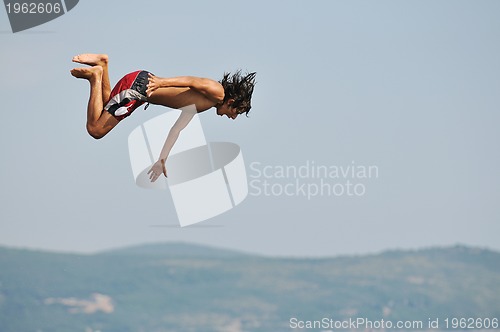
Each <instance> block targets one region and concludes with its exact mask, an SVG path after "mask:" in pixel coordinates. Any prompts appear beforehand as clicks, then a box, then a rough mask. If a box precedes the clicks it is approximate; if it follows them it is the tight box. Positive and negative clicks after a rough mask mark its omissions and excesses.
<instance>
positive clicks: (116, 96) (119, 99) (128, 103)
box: [104, 70, 149, 120]
mask: <svg viewBox="0 0 500 332" xmlns="http://www.w3.org/2000/svg"><path fill="white" fill-rule="evenodd" d="M148 74H149V72H147V71H145V70H138V71H135V72H133V73H130V74H127V75H125V76H123V77H122V78H121V79H120V80H119V81H118V83H116V85H115V87H114V88H113V90H112V91H111V95H110V96H111V97H110V99H109V101H108V103H107V104H106V106H104V110H105V111H107V112H109V113H111V114H112V115H113V116H114V117H115V118H117V119H118V120H122V119H124V118H126V117H127V116H129V115H130V114H132V112H133V111H135V109H136V108H138V107H139V106H141V105H142V104H144V103H145V102H146V101H147V96H146V90H147V85H148Z"/></svg>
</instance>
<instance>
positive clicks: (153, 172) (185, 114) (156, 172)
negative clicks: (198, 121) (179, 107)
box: [148, 111, 196, 182]
mask: <svg viewBox="0 0 500 332" xmlns="http://www.w3.org/2000/svg"><path fill="white" fill-rule="evenodd" d="M195 114H196V113H193V112H190V111H182V113H181V115H179V118H178V119H177V121H176V122H175V123H174V125H173V126H172V128H171V129H170V131H169V133H168V136H167V139H166V141H165V144H164V145H163V148H162V149H161V152H160V157H159V158H158V161H157V162H156V163H154V165H153V166H152V167H151V169H150V170H149V171H148V174H150V176H149V179H150V180H151V182H155V181H156V180H157V179H158V177H159V176H160V175H161V174H162V173H163V175H165V177H166V176H167V169H166V168H165V162H166V160H167V157H168V155H169V154H170V151H171V150H172V147H173V146H174V144H175V142H176V141H177V138H178V137H179V134H180V132H181V130H182V129H184V128H186V126H187V125H188V124H189V122H190V121H191V119H192V118H193V116H194V115H195Z"/></svg>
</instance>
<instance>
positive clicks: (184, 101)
mask: <svg viewBox="0 0 500 332" xmlns="http://www.w3.org/2000/svg"><path fill="white" fill-rule="evenodd" d="M148 102H150V103H151V104H156V105H162V106H166V107H170V108H175V109H179V108H182V107H185V106H188V105H195V106H196V110H197V111H198V113H200V112H203V111H206V110H208V109H209V108H211V107H213V106H215V104H216V103H215V102H214V101H212V100H210V99H208V98H207V97H205V96H204V95H202V94H201V93H199V92H198V91H196V90H194V89H191V88H186V87H182V88H179V87H168V88H160V89H157V90H156V91H155V92H154V93H153V94H152V95H151V96H150V97H149V98H148Z"/></svg>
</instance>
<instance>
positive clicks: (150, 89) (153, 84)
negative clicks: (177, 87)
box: [146, 73, 160, 97]
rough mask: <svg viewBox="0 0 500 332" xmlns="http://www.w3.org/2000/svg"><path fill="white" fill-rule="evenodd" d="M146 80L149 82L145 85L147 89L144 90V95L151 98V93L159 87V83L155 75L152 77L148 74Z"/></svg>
mask: <svg viewBox="0 0 500 332" xmlns="http://www.w3.org/2000/svg"><path fill="white" fill-rule="evenodd" d="M148 80H149V83H148V85H147V87H148V89H147V90H146V95H147V96H148V97H151V95H152V94H153V92H154V91H155V90H156V89H158V88H159V87H160V82H159V79H158V77H156V76H155V75H153V74H151V73H149V77H148Z"/></svg>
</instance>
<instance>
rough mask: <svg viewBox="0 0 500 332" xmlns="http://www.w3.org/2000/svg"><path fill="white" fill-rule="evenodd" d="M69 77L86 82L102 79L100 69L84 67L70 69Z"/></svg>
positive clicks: (99, 67) (97, 67)
mask: <svg viewBox="0 0 500 332" xmlns="http://www.w3.org/2000/svg"><path fill="white" fill-rule="evenodd" d="M71 75H73V76H75V77H76V78H84V79H87V80H91V79H92V78H93V77H95V78H101V77H102V67H101V66H94V67H85V68H73V69H71Z"/></svg>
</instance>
